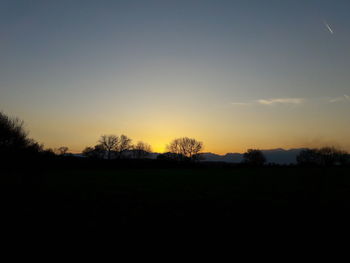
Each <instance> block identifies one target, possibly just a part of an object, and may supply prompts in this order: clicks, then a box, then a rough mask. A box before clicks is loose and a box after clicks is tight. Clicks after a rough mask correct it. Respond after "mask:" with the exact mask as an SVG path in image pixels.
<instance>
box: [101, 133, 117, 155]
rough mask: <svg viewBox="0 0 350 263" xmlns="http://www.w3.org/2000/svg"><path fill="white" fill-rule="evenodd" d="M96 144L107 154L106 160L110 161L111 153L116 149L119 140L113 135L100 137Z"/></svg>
mask: <svg viewBox="0 0 350 263" xmlns="http://www.w3.org/2000/svg"><path fill="white" fill-rule="evenodd" d="M98 142H99V143H100V145H101V146H102V148H103V149H104V150H105V151H106V152H107V159H108V160H110V159H111V153H112V151H113V150H114V149H115V148H116V147H117V145H118V142H119V138H118V137H117V136H115V135H102V136H101V138H100V139H99V141H98Z"/></svg>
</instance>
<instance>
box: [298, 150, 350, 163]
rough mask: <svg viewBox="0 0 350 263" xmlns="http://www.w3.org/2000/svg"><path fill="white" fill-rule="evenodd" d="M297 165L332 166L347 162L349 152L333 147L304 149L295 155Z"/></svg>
mask: <svg viewBox="0 0 350 263" xmlns="http://www.w3.org/2000/svg"><path fill="white" fill-rule="evenodd" d="M297 162H298V164H299V165H319V166H334V165H346V164H348V163H349V154H348V153H347V152H345V151H342V150H339V149H337V148H335V147H323V148H320V149H306V150H303V151H301V152H300V154H299V155H298V156H297Z"/></svg>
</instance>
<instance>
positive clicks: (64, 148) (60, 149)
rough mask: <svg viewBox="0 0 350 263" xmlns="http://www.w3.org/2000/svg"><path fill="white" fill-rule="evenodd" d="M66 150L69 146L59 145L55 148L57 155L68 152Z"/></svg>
mask: <svg viewBox="0 0 350 263" xmlns="http://www.w3.org/2000/svg"><path fill="white" fill-rule="evenodd" d="M68 150H69V148H68V147H66V146H62V147H60V148H58V149H57V150H56V152H57V153H58V154H59V155H62V156H63V155H65V154H66V153H67V152H68Z"/></svg>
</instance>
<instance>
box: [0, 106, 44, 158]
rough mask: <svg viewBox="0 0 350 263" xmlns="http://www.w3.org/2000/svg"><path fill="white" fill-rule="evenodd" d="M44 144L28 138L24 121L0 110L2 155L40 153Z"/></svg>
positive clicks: (0, 145)
mask: <svg viewBox="0 0 350 263" xmlns="http://www.w3.org/2000/svg"><path fill="white" fill-rule="evenodd" d="M42 150H43V146H42V145H39V144H38V143H37V142H35V141H34V140H33V139H30V138H28V132H27V131H26V130H25V129H24V122H23V121H22V120H20V119H18V118H11V117H9V116H7V115H5V114H4V113H3V112H0V156H2V157H7V158H12V157H16V158H20V157H23V156H24V155H26V156H29V155H31V154H36V153H39V152H41V151H42Z"/></svg>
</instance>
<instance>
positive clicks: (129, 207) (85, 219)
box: [1, 167, 350, 230]
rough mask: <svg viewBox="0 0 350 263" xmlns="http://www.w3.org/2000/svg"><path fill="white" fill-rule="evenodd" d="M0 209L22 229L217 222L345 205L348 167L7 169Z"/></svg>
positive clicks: (349, 199) (348, 204) (349, 196)
mask: <svg viewBox="0 0 350 263" xmlns="http://www.w3.org/2000/svg"><path fill="white" fill-rule="evenodd" d="M1 180H2V184H1V185H2V194H3V201H4V202H3V203H4V205H3V211H4V212H6V213H4V214H6V215H7V217H8V219H9V221H11V223H14V222H15V224H17V225H21V226H24V227H26V226H27V227H33V225H34V226H40V227H42V226H47V227H55V228H57V227H58V228H60V227H65V228H67V227H83V228H86V229H91V230H94V229H98V228H102V229H103V228H107V227H117V228H118V227H126V226H133V225H137V226H146V225H148V226H149V225H157V226H159V225H168V224H174V223H175V224H177V225H178V224H186V225H188V224H195V225H201V224H203V225H206V224H218V225H225V224H231V223H232V222H240V223H242V222H245V223H247V222H248V221H251V220H253V219H254V220H256V218H259V221H262V220H263V219H264V218H266V220H268V219H269V218H270V219H271V218H272V215H277V214H278V215H279V217H288V218H290V217H291V216H292V217H293V218H300V216H302V217H303V218H306V217H307V216H308V215H311V214H329V213H330V211H332V212H331V213H332V214H333V215H334V216H335V215H336V214H340V213H341V214H343V213H344V211H348V209H349V208H350V173H349V168H340V167H339V168H337V167H333V168H300V167H263V168H249V167H236V168H232V167H231V168H216V167H212V168H210V167H209V168H208V167H202V168H200V167H199V168H198V167H196V168H143V169H141V168H140V169H136V168H134V169H133V168H121V169H97V168H94V169H86V170H85V169H81V168H69V169H68V168H62V169H58V168H57V169H42V170H41V171H40V172H37V174H35V175H33V174H29V173H28V174H26V171H25V170H24V171H23V170H22V171H21V172H20V171H16V172H14V171H7V172H5V173H4V174H3V176H2V178H1Z"/></svg>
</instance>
